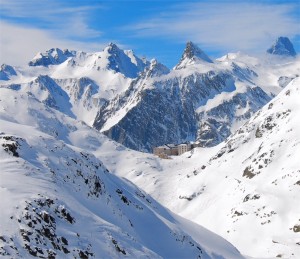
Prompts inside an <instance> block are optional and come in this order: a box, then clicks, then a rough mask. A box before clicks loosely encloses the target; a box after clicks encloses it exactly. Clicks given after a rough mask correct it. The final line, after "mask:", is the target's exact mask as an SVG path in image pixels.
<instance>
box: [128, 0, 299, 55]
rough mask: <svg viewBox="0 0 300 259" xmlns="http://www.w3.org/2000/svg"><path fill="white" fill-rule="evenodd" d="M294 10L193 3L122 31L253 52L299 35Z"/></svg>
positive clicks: (288, 6)
mask: <svg viewBox="0 0 300 259" xmlns="http://www.w3.org/2000/svg"><path fill="white" fill-rule="evenodd" d="M295 8H296V6H295V5H293V4H270V3H269V4H268V3H264V4H260V3H258V2H252V3H251V2H248V3H247V2H244V3H238V2H224V1H223V2H222V1H221V2H216V1H212V2H197V3H195V2H194V3H187V4H181V5H177V6H175V7H173V8H170V9H169V10H168V11H166V12H164V13H161V14H158V15H157V16H156V17H153V18H152V19H148V20H147V21H140V22H139V23H136V24H132V25H130V26H127V27H125V29H126V30H129V31H131V32H132V33H133V34H134V35H135V36H138V37H153V36H158V37H167V38H171V39H174V40H178V41H187V40H192V41H195V42H196V43H198V44H199V45H201V46H202V47H203V48H205V49H208V50H213V49H218V50H225V51H230V50H247V51H257V49H261V48H266V47H268V46H269V45H270V43H271V42H272V41H273V40H274V39H275V38H276V37H277V36H280V35H284V36H285V35H287V36H290V37H293V36H295V35H297V34H298V35H299V33H300V32H299V17H297V16H295V15H294V16H293V15H291V13H292V12H293V11H295ZM298 8H299V5H298ZM297 19H298V20H297Z"/></svg>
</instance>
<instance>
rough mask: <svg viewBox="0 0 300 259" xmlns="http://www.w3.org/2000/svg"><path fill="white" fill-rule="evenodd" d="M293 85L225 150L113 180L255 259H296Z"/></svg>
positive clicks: (296, 88) (152, 165)
mask: <svg viewBox="0 0 300 259" xmlns="http://www.w3.org/2000/svg"><path fill="white" fill-rule="evenodd" d="M299 98H300V79H299V77H298V78H296V79H294V80H293V81H292V82H291V83H290V84H289V85H288V86H287V87H286V88H285V89H283V90H282V92H281V93H280V94H279V95H278V96H277V97H275V98H274V99H273V100H272V101H270V102H269V103H268V104H267V105H266V106H264V107H263V109H261V110H259V111H258V112H257V113H255V114H254V116H253V117H251V119H250V120H249V121H247V122H246V123H245V124H244V125H243V126H242V127H240V128H239V129H238V130H237V131H236V132H235V133H234V134H233V135H231V136H230V137H229V138H228V139H227V140H226V141H225V142H223V143H221V144H220V145H218V146H216V147H213V148H196V149H195V150H193V151H192V152H189V153H186V154H185V155H182V156H180V157H172V159H170V160H168V159H165V160H164V159H162V160H160V161H159V162H158V161H153V160H151V159H148V160H146V163H147V165H140V166H135V167H134V169H132V167H128V168H126V169H125V168H124V167H123V171H122V172H121V171H120V170H119V169H118V167H116V166H115V165H111V166H109V167H110V168H112V169H113V168H115V169H113V170H115V172H116V173H117V174H119V175H120V176H124V177H126V178H127V179H130V180H131V181H133V182H134V183H136V184H137V185H138V186H139V187H140V188H142V189H144V190H145V191H146V192H148V193H150V194H151V195H153V197H155V198H156V199H157V200H159V201H160V202H161V203H162V204H163V205H165V206H166V207H168V208H170V209H171V210H172V211H174V212H176V213H179V214H180V215H181V216H183V217H186V218H188V219H191V220H193V221H194V222H197V223H199V224H202V225H204V226H205V227H207V228H209V229H210V230H212V231H214V232H216V233H218V234H220V235H221V236H223V237H224V238H226V239H227V240H229V241H230V242H232V243H233V244H235V245H236V246H237V247H238V249H240V250H241V252H242V253H244V254H247V255H249V256H253V257H255V258H275V257H281V258H299V257H300V237H299V231H300V227H299V226H300V218H299V215H300V210H299V205H298V204H299V197H300V189H299V183H300V164H299V156H300V136H299V132H300V129H299V126H300V121H299V113H300V103H299Z"/></svg>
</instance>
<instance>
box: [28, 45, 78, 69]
mask: <svg viewBox="0 0 300 259" xmlns="http://www.w3.org/2000/svg"><path fill="white" fill-rule="evenodd" d="M75 55H76V51H70V50H68V49H65V50H61V49H59V48H52V49H49V50H47V51H45V52H44V53H41V52H39V53H38V54H36V55H35V57H34V58H33V60H31V61H30V62H29V63H28V65H29V66H45V67H47V66H49V65H59V64H61V63H63V62H65V61H66V60H67V59H68V58H69V57H74V56H75Z"/></svg>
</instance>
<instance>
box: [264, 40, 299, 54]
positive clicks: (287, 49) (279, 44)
mask: <svg viewBox="0 0 300 259" xmlns="http://www.w3.org/2000/svg"><path fill="white" fill-rule="evenodd" d="M267 53H270V54H273V55H280V56H292V57H294V56H296V51H295V49H294V46H293V44H292V43H291V41H290V40H289V38H287V37H279V38H278V39H277V40H276V42H275V43H274V44H273V45H272V47H271V48H269V49H268V50H267Z"/></svg>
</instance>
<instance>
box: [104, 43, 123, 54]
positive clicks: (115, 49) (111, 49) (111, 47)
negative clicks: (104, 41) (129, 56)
mask: <svg viewBox="0 0 300 259" xmlns="http://www.w3.org/2000/svg"><path fill="white" fill-rule="evenodd" d="M105 50H106V51H107V52H109V53H114V52H118V51H120V48H119V47H118V46H117V44H115V43H113V42H110V43H109V44H108V46H107V47H106V48H105Z"/></svg>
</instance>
